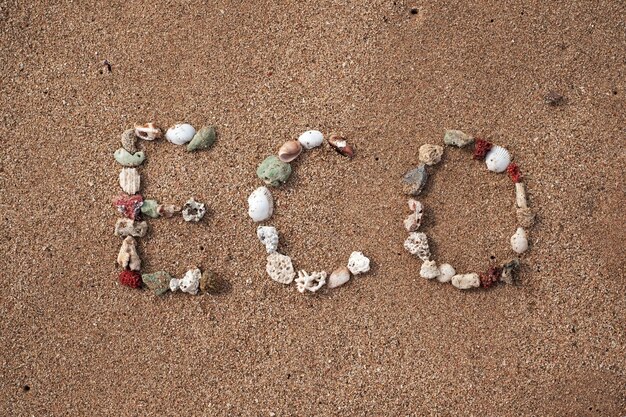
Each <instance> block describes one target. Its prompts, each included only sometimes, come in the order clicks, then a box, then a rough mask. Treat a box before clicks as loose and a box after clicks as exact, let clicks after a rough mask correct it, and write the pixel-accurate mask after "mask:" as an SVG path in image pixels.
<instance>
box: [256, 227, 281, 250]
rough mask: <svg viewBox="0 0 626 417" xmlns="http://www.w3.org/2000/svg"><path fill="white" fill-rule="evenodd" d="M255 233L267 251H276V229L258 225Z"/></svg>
mask: <svg viewBox="0 0 626 417" xmlns="http://www.w3.org/2000/svg"><path fill="white" fill-rule="evenodd" d="M256 235H257V237H258V238H259V240H260V241H261V243H262V244H264V245H265V250H266V251H267V253H272V252H276V249H278V231H277V230H276V228H275V227H272V226H259V227H257V229H256Z"/></svg>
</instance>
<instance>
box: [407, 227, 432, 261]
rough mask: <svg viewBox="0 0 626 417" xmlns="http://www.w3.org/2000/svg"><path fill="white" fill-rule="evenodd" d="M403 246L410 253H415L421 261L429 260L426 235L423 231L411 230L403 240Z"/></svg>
mask: <svg viewBox="0 0 626 417" xmlns="http://www.w3.org/2000/svg"><path fill="white" fill-rule="evenodd" d="M404 248H405V249H406V250H407V251H409V253H410V254H411V255H416V256H417V257H418V258H420V259H421V260H422V261H424V262H426V261H429V260H430V249H429V248H428V237H427V236H426V234H425V233H421V232H413V233H411V234H410V235H409V237H408V238H407V239H406V240H405V241H404Z"/></svg>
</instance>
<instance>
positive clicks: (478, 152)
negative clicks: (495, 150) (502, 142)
mask: <svg viewBox="0 0 626 417" xmlns="http://www.w3.org/2000/svg"><path fill="white" fill-rule="evenodd" d="M492 146H493V144H492V143H491V142H487V141H486V140H482V139H476V141H475V142H474V155H473V156H472V158H474V159H476V160H478V161H479V160H481V159H485V155H487V152H489V150H491V148H492Z"/></svg>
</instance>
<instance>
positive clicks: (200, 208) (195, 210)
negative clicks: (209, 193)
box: [183, 197, 206, 222]
mask: <svg viewBox="0 0 626 417" xmlns="http://www.w3.org/2000/svg"><path fill="white" fill-rule="evenodd" d="M205 213H206V207H205V206H204V203H199V202H197V201H196V200H194V198H193V197H192V198H190V199H189V200H187V202H186V203H185V205H184V206H183V219H184V220H185V221H186V222H199V221H200V220H202V218H203V217H204V214H205Z"/></svg>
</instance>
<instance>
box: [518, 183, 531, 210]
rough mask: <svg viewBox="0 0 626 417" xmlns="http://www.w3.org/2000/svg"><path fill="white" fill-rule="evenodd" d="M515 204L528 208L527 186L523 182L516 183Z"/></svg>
mask: <svg viewBox="0 0 626 417" xmlns="http://www.w3.org/2000/svg"><path fill="white" fill-rule="evenodd" d="M515 205H516V206H517V207H519V208H528V203H527V202H526V188H524V183H523V182H516V183H515Z"/></svg>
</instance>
